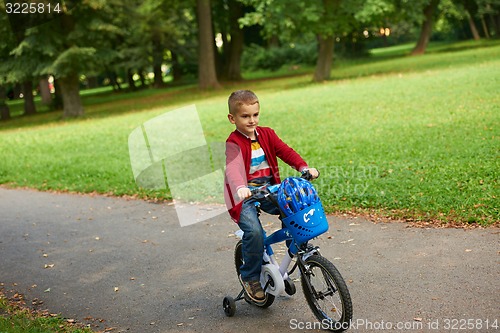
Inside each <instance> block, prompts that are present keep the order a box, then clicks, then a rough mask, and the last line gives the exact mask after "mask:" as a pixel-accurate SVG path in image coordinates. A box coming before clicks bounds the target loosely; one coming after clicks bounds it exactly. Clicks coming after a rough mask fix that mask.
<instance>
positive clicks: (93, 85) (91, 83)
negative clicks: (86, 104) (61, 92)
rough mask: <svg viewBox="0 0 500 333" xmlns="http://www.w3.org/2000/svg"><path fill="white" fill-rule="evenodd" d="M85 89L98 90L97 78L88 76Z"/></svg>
mask: <svg viewBox="0 0 500 333" xmlns="http://www.w3.org/2000/svg"><path fill="white" fill-rule="evenodd" d="M87 83H88V85H87V88H89V89H92V88H98V87H99V80H98V79H97V76H89V77H88V78H87Z"/></svg>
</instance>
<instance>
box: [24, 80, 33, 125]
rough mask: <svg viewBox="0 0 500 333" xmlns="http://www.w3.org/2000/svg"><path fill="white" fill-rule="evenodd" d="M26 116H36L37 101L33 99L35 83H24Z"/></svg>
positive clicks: (29, 81) (28, 81)
mask: <svg viewBox="0 0 500 333" xmlns="http://www.w3.org/2000/svg"><path fill="white" fill-rule="evenodd" d="M23 99H24V115H26V116H27V115H32V114H36V106H35V100H34V99H33V82H32V81H31V80H27V81H25V82H23Z"/></svg>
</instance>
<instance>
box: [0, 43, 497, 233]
mask: <svg viewBox="0 0 500 333" xmlns="http://www.w3.org/2000/svg"><path fill="white" fill-rule="evenodd" d="M478 46H485V47H483V48H479V47H478ZM410 49H411V45H407V46H406V49H403V48H401V47H400V48H398V49H395V48H391V49H389V50H378V52H374V55H373V56H372V57H371V58H370V59H368V60H361V59H359V60H356V61H339V62H337V63H336V65H335V68H334V69H333V71H332V73H333V74H334V75H332V76H333V78H334V81H332V82H326V83H323V84H311V83H310V76H309V75H305V76H298V77H292V78H286V79H280V80H259V81H252V82H245V83H244V85H241V87H238V86H234V84H233V85H231V87H229V88H228V89H224V90H223V91H221V92H211V93H210V94H209V95H207V94H206V93H201V92H196V91H194V90H193V89H192V87H188V88H176V90H172V91H166V92H165V91H156V90H146V91H142V92H140V93H135V94H129V95H117V94H112V95H104V96H85V97H84V101H85V103H86V105H87V110H88V112H87V114H88V116H87V119H83V120H78V121H77V120H72V121H65V122H50V123H49V124H47V125H43V122H46V121H47V119H57V118H56V116H55V115H53V114H50V113H48V114H44V115H39V116H37V117H33V118H30V119H28V120H26V119H19V120H13V121H12V122H11V123H10V124H7V125H3V126H4V128H5V130H3V131H1V132H0V150H1V151H2V157H3V158H2V160H0V183H7V184H11V185H12V186H28V187H35V188H39V189H42V190H62V191H78V192H94V191H96V192H99V193H113V194H115V195H123V194H126V195H134V196H136V195H138V196H141V197H142V196H148V197H151V198H156V197H160V198H169V193H168V192H162V191H156V192H152V191H151V192H147V191H145V190H141V189H138V188H137V187H136V185H135V183H134V179H133V176H132V172H131V168H130V162H129V156H128V150H127V137H128V134H129V133H130V132H131V131H132V130H133V129H134V128H136V127H137V126H139V125H140V124H142V123H143V122H145V121H147V120H149V119H151V118H153V117H155V116H157V115H160V114H162V113H164V112H167V111H169V110H173V109H175V108H177V107H179V106H184V105H186V104H190V103H196V105H197V108H198V111H199V114H200V117H201V122H202V124H203V127H204V131H205V135H206V138H207V140H208V141H209V142H223V141H224V140H225V139H226V137H227V135H228V133H229V132H230V131H232V130H233V127H232V126H231V125H230V124H229V122H227V119H226V118H225V114H226V113H227V111H225V105H226V103H227V96H228V95H229V93H230V91H232V90H235V89H239V88H250V89H252V90H254V91H256V93H257V94H258V95H259V98H260V100H261V103H262V115H261V125H264V126H271V127H273V128H275V129H276V131H277V133H278V134H279V135H280V136H281V137H282V138H283V139H284V140H285V141H286V142H287V143H289V144H290V145H291V146H292V147H294V148H295V149H296V150H297V151H298V152H300V153H301V155H303V156H304V158H305V159H306V160H307V161H308V163H309V164H310V165H311V166H316V167H318V168H319V169H320V170H321V171H322V177H321V178H320V179H319V180H318V183H317V184H318V190H319V192H320V194H321V196H322V198H323V202H324V204H325V206H326V207H327V209H328V211H330V212H332V211H333V212H341V211H364V212H370V213H373V212H377V213H378V214H381V215H384V216H393V217H400V218H407V219H416V220H425V221H429V220H439V221H443V222H446V221H454V222H468V221H470V222H472V221H474V222H478V223H483V224H488V223H492V222H498V221H499V220H500V212H499V210H498V204H497V203H496V202H497V201H498V196H499V195H500V193H499V184H498V180H499V179H500V174H499V170H500V165H499V161H498V158H497V155H498V144H499V142H498V140H499V138H500V132H499V131H498V128H497V127H495V125H496V124H497V123H498V122H499V121H500V119H499V115H500V110H499V107H498V106H499V105H500V100H499V97H498V92H497V90H498V89H497V86H498V85H497V84H496V83H497V81H498V80H497V77H498V76H499V75H500V73H499V68H500V63H499V60H498V59H500V46H499V45H498V43H497V44H494V43H486V42H483V43H470V42H469V43H461V44H453V45H449V44H446V45H445V44H439V45H437V47H435V48H434V46H433V45H431V47H430V51H431V52H430V54H428V55H425V56H421V57H406V56H404V55H405V54H407V53H408V52H409V50H410ZM450 87H452V88H450ZM86 98H88V100H87V99H86ZM91 101H93V102H92V103H90V102H91ZM93 103H95V104H93ZM140 110H142V112H138V111H140ZM130 111H135V112H130ZM37 121H38V122H40V123H38V125H33V124H32V123H30V122H37ZM7 126H9V127H10V126H11V129H7ZM23 127H25V128H23ZM282 170H283V173H284V174H287V173H291V171H290V169H289V168H287V167H284V166H283V169H282Z"/></svg>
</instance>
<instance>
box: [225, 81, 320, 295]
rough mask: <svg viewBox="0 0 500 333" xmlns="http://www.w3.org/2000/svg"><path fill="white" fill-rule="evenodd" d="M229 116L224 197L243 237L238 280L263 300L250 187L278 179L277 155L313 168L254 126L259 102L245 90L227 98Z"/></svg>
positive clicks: (259, 237) (260, 243)
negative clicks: (231, 130)
mask: <svg viewBox="0 0 500 333" xmlns="http://www.w3.org/2000/svg"><path fill="white" fill-rule="evenodd" d="M228 106H229V114H228V116H227V117H228V119H229V122H231V124H234V125H235V126H236V130H235V131H234V132H232V133H231V134H230V135H229V137H228V138H227V140H226V180H225V188H224V197H225V199H226V206H227V208H228V211H229V214H230V215H231V218H232V219H233V220H234V221H235V222H236V223H238V226H239V228H240V229H241V230H242V231H243V232H244V234H243V239H242V250H243V261H244V264H243V265H242V266H241V268H240V276H239V279H240V282H241V284H242V285H243V288H244V289H245V292H246V294H247V295H248V297H250V298H251V299H252V300H253V301H255V302H257V303H259V302H262V301H264V300H265V294H264V291H263V290H262V286H261V285H260V282H259V280H260V271H261V265H262V255H263V253H264V234H263V229H262V225H261V224H260V220H259V217H258V215H257V209H256V207H255V200H254V199H248V200H245V199H247V198H249V197H250V196H251V192H250V188H249V187H256V186H262V185H265V184H279V183H280V182H281V180H280V176H279V170H278V160H277V157H279V158H280V159H281V160H283V161H284V162H285V163H287V164H288V165H290V166H291V167H293V168H294V169H296V170H298V171H300V172H302V171H305V170H309V172H310V173H311V175H312V177H313V178H317V177H318V171H317V170H316V169H314V168H310V169H309V168H308V166H307V163H306V162H305V161H304V160H303V159H302V157H300V155H299V154H298V153H296V152H295V151H294V150H293V149H292V148H290V147H289V146H288V145H287V144H285V143H284V142H283V141H281V139H280V138H279V137H278V136H277V135H276V133H275V132H274V130H272V129H271V128H269V127H259V126H258V124H259V115H260V104H259V99H258V98H257V96H256V95H255V94H254V93H253V92H252V91H249V90H238V91H235V92H233V93H232V94H231V95H230V96H229V99H228ZM260 208H261V210H263V211H265V212H267V213H269V214H274V215H277V214H279V210H278V208H277V207H275V206H274V205H273V204H271V203H270V202H268V201H262V202H261V206H260Z"/></svg>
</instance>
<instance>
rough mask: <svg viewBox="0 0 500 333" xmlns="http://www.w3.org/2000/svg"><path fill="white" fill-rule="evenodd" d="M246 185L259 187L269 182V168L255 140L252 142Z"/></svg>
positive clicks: (262, 151)
mask: <svg viewBox="0 0 500 333" xmlns="http://www.w3.org/2000/svg"><path fill="white" fill-rule="evenodd" d="M249 174H250V178H249V179H248V185H250V186H259V185H263V184H265V183H267V182H269V181H270V180H271V178H272V177H271V168H270V167H269V164H268V163H267V159H266V155H265V154H264V150H263V149H262V147H261V146H260V144H259V142H258V141H257V140H253V141H252V160H251V162H250V172H249Z"/></svg>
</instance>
